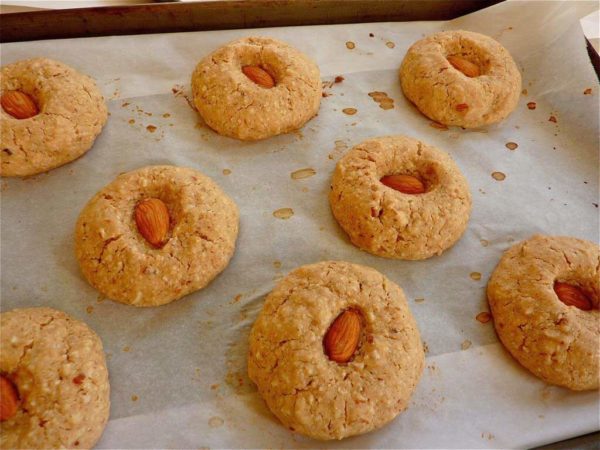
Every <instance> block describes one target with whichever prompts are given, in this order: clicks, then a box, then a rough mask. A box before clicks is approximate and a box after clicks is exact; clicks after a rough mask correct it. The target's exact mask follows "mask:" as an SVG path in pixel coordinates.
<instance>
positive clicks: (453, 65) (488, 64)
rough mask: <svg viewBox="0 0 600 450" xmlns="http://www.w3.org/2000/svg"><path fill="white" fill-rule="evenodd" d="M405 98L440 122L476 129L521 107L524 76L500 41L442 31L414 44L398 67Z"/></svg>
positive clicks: (475, 34) (472, 34) (467, 33)
mask: <svg viewBox="0 0 600 450" xmlns="http://www.w3.org/2000/svg"><path fill="white" fill-rule="evenodd" d="M400 82H401V84H402V90H403V91H404V95H405V96H406V97H407V98H408V99H409V100H410V101H411V102H412V103H414V104H415V106H416V107H417V108H418V109H419V111H421V112H422V113H423V114H425V115H426V116H427V117H429V118H430V119H432V120H435V121H436V122H439V123H442V124H445V125H456V126H460V127H464V128H476V127H481V126H483V125H489V124H492V123H496V122H500V121H501V120H503V119H504V118H506V117H507V116H508V115H509V114H510V113H511V112H512V111H513V110H514V109H515V108H516V106H517V103H518V102H519V96H520V94H521V74H520V73H519V69H518V68H517V65H516V64H515V61H514V60H513V59H512V56H510V53H509V52H508V50H506V49H505V48H504V47H503V46H502V45H500V43H498V42H496V41H495V40H494V39H492V38H491V37H489V36H485V35H483V34H479V33H473V32H471V31H461V30H458V31H443V32H440V33H435V34H433V35H431V36H428V37H426V38H424V39H421V40H420V41H417V42H416V43H414V44H413V45H412V46H411V47H410V48H409V49H408V52H407V53H406V56H405V57H404V60H403V61H402V65H401V67H400Z"/></svg>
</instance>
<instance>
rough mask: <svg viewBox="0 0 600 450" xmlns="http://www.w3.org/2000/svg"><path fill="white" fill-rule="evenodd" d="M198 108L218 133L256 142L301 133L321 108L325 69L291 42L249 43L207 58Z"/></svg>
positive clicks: (195, 82) (195, 87) (196, 83)
mask: <svg viewBox="0 0 600 450" xmlns="http://www.w3.org/2000/svg"><path fill="white" fill-rule="evenodd" d="M192 91H193V95H194V104H195V105H196V108H197V109H198V112H199V113H200V115H201V116H202V118H203V119H204V121H205V122H206V123H207V124H208V126H210V127H211V128H212V129H214V130H215V131H216V132H217V133H219V134H222V135H225V136H229V137H233V138H236V139H242V140H248V141H254V140H258V139H265V138H268V137H270V136H275V135H277V134H282V133H288V132H290V131H294V130H297V129H298V128H300V127H302V126H303V125H304V124H305V123H306V122H308V121H309V120H310V119H311V118H312V117H313V116H315V115H316V114H317V112H318V110H319V105H320V103H321V93H322V88H321V78H320V74H319V68H318V67H317V65H316V64H315V63H314V62H313V61H312V60H311V59H310V58H308V57H307V56H306V55H304V54H303V53H301V52H299V51H298V50H296V49H295V48H293V47H291V46H289V45H288V44H286V43H285V42H281V41H278V40H276V39H271V38H267V37H248V38H244V39H238V40H236V41H233V42H230V43H229V44H227V45H225V46H224V47H221V48H219V49H218V50H216V51H214V52H213V53H211V54H210V55H208V56H206V57H205V58H204V59H203V60H202V61H200V63H198V65H197V66H196V70H195V71H194V73H193V74H192Z"/></svg>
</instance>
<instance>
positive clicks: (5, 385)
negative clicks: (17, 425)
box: [0, 375, 19, 422]
mask: <svg viewBox="0 0 600 450" xmlns="http://www.w3.org/2000/svg"><path fill="white" fill-rule="evenodd" d="M18 409H19V391H18V390H17V387H16V386H15V384H14V383H13V382H12V381H10V379H8V377H6V376H4V375H0V421H1V422H4V421H5V420H8V419H10V418H11V417H13V416H14V415H15V414H16V413H17V410H18Z"/></svg>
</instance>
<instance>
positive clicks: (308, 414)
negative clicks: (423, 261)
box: [248, 261, 424, 440]
mask: <svg viewBox="0 0 600 450" xmlns="http://www.w3.org/2000/svg"><path fill="white" fill-rule="evenodd" d="M423 364H424V353H423V346H422V343H421V339H420V337H419V331H418V329H417V325H416V323H415V320H414V319H413V316H412V314H411V312H410V310H409V308H408V304H407V303H406V299H405V297H404V293H403V292H402V289H400V287H399V286H398V285H397V284H395V283H393V282H392V281H390V280H389V279H387V278H386V277H385V276H383V275H382V274H381V273H379V272H377V271H376V270H374V269H371V268H369V267H365V266H359V265H357V264H350V263H347V262H342V261H326V262H320V263H317V264H311V265H307V266H302V267H300V268H298V269H296V270H294V271H293V272H291V273H290V274H289V275H288V276H287V277H285V278H284V279H283V280H282V281H281V282H280V283H279V284H278V285H277V287H276V288H275V289H274V290H273V291H272V292H271V293H270V294H269V295H268V297H267V299H266V300H265V304H264V306H263V309H262V311H261V313H260V315H259V317H258V319H257V320H256V322H255V324H254V326H253V327H252V331H251V333H250V350H249V355H248V375H249V376H250V379H251V380H252V381H253V382H254V383H255V384H256V385H257V387H258V391H259V393H260V395H261V396H262V397H263V399H264V400H265V402H266V403H267V406H268V407H269V408H270V410H271V411H272V412H273V414H275V415H276V416H277V417H278V418H279V420H281V422H282V423H283V424H284V425H285V426H286V427H287V428H289V429H290V430H292V431H296V432H298V433H301V434H304V435H307V436H310V437H313V438H316V439H322V440H326V439H342V438H345V437H348V436H353V435H357V434H362V433H367V432H369V431H372V430H375V429H377V428H380V427H382V426H384V425H385V424H387V423H388V422H390V421H391V420H392V419H394V418H395V417H396V416H397V415H398V414H399V413H400V412H401V411H403V410H404V409H406V407H407V406H408V402H409V399H410V397H411V395H412V393H413V391H414V390H415V388H416V386H417V383H418V381H419V378H420V377H421V373H422V370H423Z"/></svg>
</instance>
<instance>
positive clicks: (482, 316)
mask: <svg viewBox="0 0 600 450" xmlns="http://www.w3.org/2000/svg"><path fill="white" fill-rule="evenodd" d="M475 319H477V321H478V322H481V323H488V322H489V321H490V320H491V319H492V315H491V314H490V313H489V312H487V311H483V312H480V313H479V314H477V316H476V317H475Z"/></svg>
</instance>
